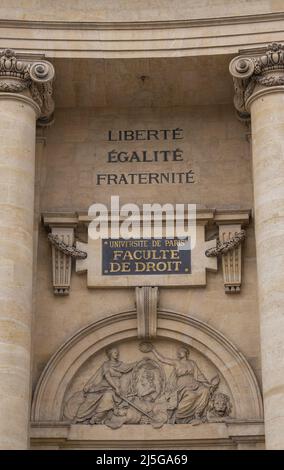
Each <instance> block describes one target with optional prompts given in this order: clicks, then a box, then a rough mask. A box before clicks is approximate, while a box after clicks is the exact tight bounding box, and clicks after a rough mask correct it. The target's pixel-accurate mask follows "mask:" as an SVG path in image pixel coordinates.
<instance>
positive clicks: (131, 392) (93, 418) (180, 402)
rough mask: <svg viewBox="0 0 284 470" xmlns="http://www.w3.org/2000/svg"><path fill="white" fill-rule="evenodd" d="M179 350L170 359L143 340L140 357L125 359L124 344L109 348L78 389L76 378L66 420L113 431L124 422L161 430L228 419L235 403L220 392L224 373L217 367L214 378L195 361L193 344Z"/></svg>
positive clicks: (69, 397) (140, 346)
mask: <svg viewBox="0 0 284 470" xmlns="http://www.w3.org/2000/svg"><path fill="white" fill-rule="evenodd" d="M170 349H171V348H170ZM175 349H176V351H175V353H176V357H172V356H171V357H167V356H165V355H164V354H162V353H161V352H160V348H157V347H156V346H154V345H153V344H152V343H150V342H142V343H140V344H139V347H138V351H137V352H139V353H140V354H138V357H137V354H136V357H137V360H135V361H134V362H124V361H123V360H121V359H120V348H119V347H117V346H111V347H109V348H108V349H106V351H105V354H106V358H105V359H106V360H104V361H103V363H102V364H101V365H100V366H99V367H98V368H96V370H95V373H94V374H93V375H91V377H88V378H87V380H86V381H85V382H84V381H83V382H81V383H82V385H83V386H82V385H81V388H79V389H77V390H76V391H75V389H76V388H77V387H78V384H79V382H78V379H77V387H75V388H73V387H72V391H71V392H69V393H68V394H67V396H66V400H64V407H63V419H64V420H66V419H67V420H70V421H71V422H72V423H73V424H87V425H98V424H104V425H106V426H108V427H110V428H112V429H117V428H119V427H121V426H122V425H123V424H136V425H137V424H150V425H152V426H153V427H154V428H160V427H162V426H163V425H164V424H173V425H174V424H192V425H197V424H200V423H205V422H219V421H223V420H224V419H228V417H229V415H230V414H231V411H232V403H231V399H230V396H229V395H228V393H224V392H221V391H219V386H220V384H221V388H224V387H225V384H224V383H221V382H223V381H222V380H221V378H220V375H218V374H217V373H216V372H215V371H214V372H215V374H214V375H213V376H212V377H210V378H209V376H208V368H207V372H205V371H204V372H203V370H201V368H203V366H201V365H200V364H199V362H200V361H198V362H197V361H195V360H193V359H191V351H190V350H189V348H188V347H186V346H184V345H179V346H175ZM205 373H206V375H205ZM210 375H212V370H211V372H210ZM225 388H226V387H225ZM226 391H227V389H226Z"/></svg>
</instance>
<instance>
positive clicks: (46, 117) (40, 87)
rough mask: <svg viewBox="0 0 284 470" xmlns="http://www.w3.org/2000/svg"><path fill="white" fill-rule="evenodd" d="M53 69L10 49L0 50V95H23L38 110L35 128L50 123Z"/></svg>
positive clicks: (40, 60) (49, 65)
mask: <svg viewBox="0 0 284 470" xmlns="http://www.w3.org/2000/svg"><path fill="white" fill-rule="evenodd" d="M54 76H55V72H54V67H53V65H52V64H51V63H50V62H48V61H46V60H43V59H42V58H41V57H40V58H38V59H37V58H36V57H33V56H28V55H27V54H20V53H16V52H15V51H14V50H13V49H3V50H0V93H22V94H24V95H28V96H30V98H32V99H33V101H34V102H35V103H36V104H37V106H38V121H37V124H38V125H41V126H44V125H47V124H48V125H49V124H51V122H52V120H53V112H54V101H53V98H52V82H53V79H54Z"/></svg>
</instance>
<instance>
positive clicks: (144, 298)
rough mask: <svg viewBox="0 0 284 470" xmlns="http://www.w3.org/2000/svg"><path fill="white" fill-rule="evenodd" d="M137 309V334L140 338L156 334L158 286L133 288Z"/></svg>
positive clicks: (148, 337) (152, 336)
mask: <svg viewBox="0 0 284 470" xmlns="http://www.w3.org/2000/svg"><path fill="white" fill-rule="evenodd" d="M135 294H136V310H137V336H138V338H141V339H151V338H155V337H156V335H157V309H158V295H159V291H158V287H151V286H143V287H136V288H135Z"/></svg>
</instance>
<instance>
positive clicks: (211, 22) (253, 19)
mask: <svg viewBox="0 0 284 470" xmlns="http://www.w3.org/2000/svg"><path fill="white" fill-rule="evenodd" d="M279 20H284V12H276V13H262V14H256V15H240V16H227V17H226V16H224V17H218V18H214V17H211V18H195V19H183V20H169V21H123V22H122V21H120V22H118V21H52V20H51V21H37V20H7V19H0V27H5V28H27V29H33V28H36V29H38V28H40V29H60V30H61V29H69V30H70V29H83V30H87V29H100V30H102V29H111V30H120V29H168V28H170V29H172V28H175V29H177V28H192V27H195V26H197V27H198V26H220V25H233V24H244V23H260V22H270V21H279Z"/></svg>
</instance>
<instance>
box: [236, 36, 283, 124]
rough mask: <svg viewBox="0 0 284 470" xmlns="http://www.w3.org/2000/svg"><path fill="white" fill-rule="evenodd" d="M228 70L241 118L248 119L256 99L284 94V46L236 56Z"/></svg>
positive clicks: (272, 45) (280, 45)
mask: <svg viewBox="0 0 284 470" xmlns="http://www.w3.org/2000/svg"><path fill="white" fill-rule="evenodd" d="M229 69H230V73H231V75H232V76H233V80H234V87H235V97H234V104H235V107H236V109H237V112H238V114H239V117H240V118H242V119H248V118H249V116H250V105H251V103H252V101H253V100H254V98H256V97H259V96H261V95H262V94H263V93H271V92H274V91H277V92H279V91H283V92H284V45H283V44H280V43H273V44H269V45H268V46H267V48H266V49H264V50H263V49H262V50H260V49H256V50H255V53H254V51H251V52H250V53H248V54H244V55H240V56H238V57H235V58H234V59H233V60H232V61H231V63H230V66H229Z"/></svg>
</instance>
